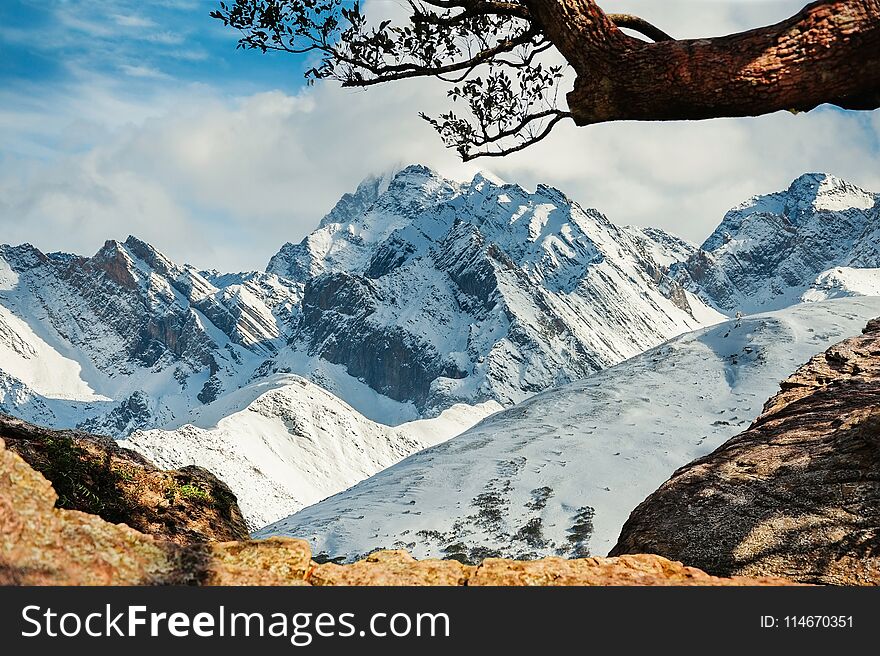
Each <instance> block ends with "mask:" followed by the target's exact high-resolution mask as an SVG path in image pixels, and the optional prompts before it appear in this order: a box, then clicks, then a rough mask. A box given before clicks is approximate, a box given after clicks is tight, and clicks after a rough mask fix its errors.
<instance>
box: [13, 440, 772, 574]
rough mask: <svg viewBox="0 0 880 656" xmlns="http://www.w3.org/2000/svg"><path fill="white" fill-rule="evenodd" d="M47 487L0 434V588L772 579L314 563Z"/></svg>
mask: <svg viewBox="0 0 880 656" xmlns="http://www.w3.org/2000/svg"><path fill="white" fill-rule="evenodd" d="M57 499H58V497H57V495H56V494H55V491H54V490H53V489H52V486H51V484H50V483H49V482H48V481H47V480H46V479H45V478H44V477H43V476H41V475H40V474H38V473H37V472H35V471H34V470H33V469H32V468H31V467H30V466H29V465H28V464H27V463H26V462H24V460H22V459H21V458H20V457H19V456H18V455H16V454H14V453H12V452H11V451H10V450H8V449H6V447H5V445H3V442H2V440H0V584H4V585H16V584H17V585H85V584H88V585H138V584H140V585H160V584H195V585H757V584H762V585H781V584H784V583H785V581H782V580H780V579H761V580H755V579H745V578H737V579H719V578H715V577H711V576H708V575H707V574H705V573H703V572H701V571H699V570H696V569H693V568H690V567H684V566H682V565H681V564H680V563H673V562H670V561H668V560H666V559H664V558H660V557H657V556H644V555H641V556H627V557H624V558H585V559H581V560H569V561H566V560H562V559H558V558H551V559H546V560H541V561H531V562H517V561H508V560H500V559H490V560H487V561H484V562H483V564H482V565H480V566H478V567H473V566H468V565H462V564H461V563H458V562H456V561H437V560H435V561H415V560H413V559H412V558H411V557H410V556H409V555H408V554H406V553H405V552H379V553H376V554H372V555H371V556H369V557H368V558H366V559H365V560H364V561H361V562H358V563H355V564H353V565H334V564H331V563H325V564H318V563H315V562H314V561H312V560H311V554H310V551H309V546H308V543H306V542H304V541H302V540H294V539H287V538H270V539H268V540H253V541H252V540H244V541H238V542H223V543H217V542H203V543H198V544H189V545H185V544H177V543H174V542H171V541H168V540H160V539H157V538H155V537H153V536H150V535H144V534H143V533H139V532H138V531H135V530H134V529H132V528H130V527H128V526H125V525H122V524H111V523H109V522H107V521H104V520H103V519H101V518H100V517H98V516H96V515H90V514H86V513H83V512H79V511H76V510H65V509H63V508H58V507H56V504H55V502H56V500H57Z"/></svg>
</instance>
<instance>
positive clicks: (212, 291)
mask: <svg viewBox="0 0 880 656" xmlns="http://www.w3.org/2000/svg"><path fill="white" fill-rule="evenodd" d="M212 279H213V282H212V281H211V279H209V277H206V276H205V275H202V274H201V273H199V272H198V271H195V270H194V269H193V268H192V267H180V266H178V265H176V264H174V263H173V262H171V261H170V260H168V259H167V258H166V257H164V256H163V255H162V254H161V253H159V252H158V251H156V250H155V249H153V248H152V247H151V246H149V245H148V244H145V243H143V242H141V241H139V240H137V239H135V238H134V237H129V238H128V240H126V241H125V242H124V243H119V242H115V241H108V242H107V243H106V244H105V245H104V247H103V248H102V249H101V250H100V251H98V253H96V254H95V256H93V257H91V258H84V257H79V256H75V255H67V254H58V253H54V254H48V255H47V254H44V253H41V252H40V251H38V250H37V249H35V248H33V247H31V246H27V245H25V246H19V247H8V246H3V247H0V337H2V340H0V358H2V360H0V371H2V373H0V409H2V410H4V411H6V412H9V413H12V414H15V415H17V416H20V417H22V418H26V419H29V420H31V421H35V422H38V423H41V424H44V425H48V426H55V427H64V428H71V427H74V426H79V427H82V428H84V429H88V430H93V431H96V432H103V433H107V434H110V435H114V436H121V435H125V434H126V433H128V432H129V431H131V430H134V429H137V428H142V427H151V426H156V425H165V424H168V423H173V422H175V421H180V420H182V419H184V418H186V417H187V415H188V413H189V412H190V410H191V409H192V408H195V407H198V406H201V405H203V404H205V403H210V402H211V401H213V400H214V399H216V398H217V397H218V396H219V395H220V394H222V393H223V392H224V391H228V390H234V389H237V388H238V387H240V386H241V385H242V384H243V383H245V382H246V381H247V379H248V378H249V377H250V375H251V374H252V372H253V370H254V369H255V368H256V367H257V366H258V365H259V364H260V363H261V362H262V361H263V360H264V359H265V358H266V357H268V356H269V355H271V354H272V353H274V352H276V351H277V350H278V349H279V348H280V347H281V346H283V344H284V341H285V335H286V331H287V330H288V326H289V325H290V323H291V321H292V316H293V314H294V313H295V311H296V307H297V306H296V302H297V299H298V295H299V291H298V287H297V285H295V284H294V283H291V282H290V281H285V280H282V279H280V278H278V277H276V276H272V275H269V274H250V275H248V276H242V277H238V278H229V277H226V278H212ZM214 283H217V284H216V285H215V284H214ZM218 285H221V286H218Z"/></svg>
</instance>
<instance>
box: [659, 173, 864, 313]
mask: <svg viewBox="0 0 880 656" xmlns="http://www.w3.org/2000/svg"><path fill="white" fill-rule="evenodd" d="M878 266H880V194H877V193H872V192H869V191H865V190H864V189H860V188H859V187H856V186H855V185H852V184H850V183H848V182H846V181H844V180H841V179H839V178H835V177H834V176H831V175H826V174H824V173H809V174H805V175H803V176H801V177H799V178H798V179H797V180H795V181H794V182H792V184H791V186H790V187H789V188H788V189H787V190H785V191H781V192H778V193H773V194H769V195H765V196H755V197H754V198H751V199H750V200H748V201H746V202H744V203H742V204H741V205H738V206H737V207H735V208H733V209H732V210H730V212H728V213H727V214H726V215H725V216H724V219H723V220H722V221H721V224H720V225H719V226H718V227H717V228H716V229H715V231H714V232H713V233H712V234H711V235H710V236H709V238H708V239H707V240H706V241H705V242H704V243H703V245H702V247H701V248H700V250H699V251H697V252H694V253H693V254H691V255H690V257H689V258H688V259H687V261H685V262H683V263H681V264H678V265H675V266H674V267H673V269H674V270H675V274H676V279H677V280H678V281H679V282H680V283H681V284H682V286H684V287H685V288H686V289H689V290H691V291H693V292H694V293H695V294H697V295H698V296H700V297H701V298H702V299H704V300H705V301H706V302H708V303H709V304H710V305H712V306H713V307H715V308H717V309H718V310H720V311H721V312H724V313H725V314H728V315H730V314H733V313H734V312H737V311H742V312H744V313H746V314H751V313H753V312H762V311H767V310H774V309H778V308H781V307H785V306H787V305H791V304H792V303H796V302H798V301H799V300H800V298H801V297H802V295H803V294H804V293H805V292H807V291H808V290H809V289H810V288H811V287H818V289H819V290H820V291H821V290H822V289H823V288H827V287H829V280H828V278H829V274H827V273H825V272H827V271H828V270H829V269H836V273H834V274H831V275H832V277H833V278H834V280H835V283H834V284H831V285H830V288H831V291H832V293H831V294H830V295H826V296H825V297H826V298H827V297H829V296H839V295H843V294H846V293H860V292H864V290H865V278H866V277H869V278H870V279H871V280H876V277H875V274H874V273H873V272H872V273H871V274H858V273H855V274H854V273H853V270H852V269H851V268H852V267H855V268H856V269H864V268H874V267H878ZM838 267H847V269H846V270H845V271H842V270H841V269H839V268H838ZM847 272H848V275H847ZM852 283H854V284H852ZM868 288H869V289H872V290H873V289H876V283H871V284H870V285H869V287H868ZM834 290H836V291H837V292H838V293H834ZM811 298H812V299H815V298H816V295H812V296H811Z"/></svg>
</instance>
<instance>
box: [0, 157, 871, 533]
mask: <svg viewBox="0 0 880 656" xmlns="http://www.w3.org/2000/svg"><path fill="white" fill-rule="evenodd" d="M877 213H878V196H877V195H874V194H870V193H868V192H865V191H863V190H860V189H858V188H856V187H854V186H852V185H849V184H847V183H845V182H843V181H840V180H837V179H835V178H832V177H831V176H825V175H819V174H811V175H806V176H803V177H802V178H799V179H798V180H797V181H795V182H794V183H793V184H792V185H791V187H790V188H789V189H788V190H787V191H785V192H780V193H778V194H771V195H769V196H763V197H756V198H753V199H752V200H750V201H748V202H746V203H744V204H743V205H741V206H739V207H737V208H735V209H734V210H731V212H729V213H728V214H727V216H726V217H725V218H724V221H723V222H722V224H721V225H720V226H719V228H718V229H717V230H716V231H715V233H713V235H712V236H711V237H710V238H709V239H708V240H707V241H706V243H705V244H704V245H703V248H702V249H698V248H696V247H695V246H693V245H691V244H689V243H687V242H685V241H683V240H681V239H679V238H677V237H674V236H672V235H670V234H668V233H665V232H663V231H661V230H658V229H653V228H635V227H619V226H616V225H614V224H613V223H611V222H610V221H609V220H608V219H606V218H605V217H604V216H603V215H602V214H601V213H600V212H598V211H597V210H594V209H585V208H583V207H581V206H580V205H578V204H577V203H575V202H574V201H572V200H570V199H569V198H567V197H566V196H565V195H564V194H563V193H562V192H560V191H558V190H556V189H553V188H550V187H547V186H543V185H539V186H538V187H537V189H536V190H535V191H534V192H529V191H526V190H525V189H523V188H521V187H519V186H517V185H513V184H505V183H502V182H500V181H497V180H495V179H493V178H490V177H489V176H486V175H477V176H476V177H475V178H474V179H473V180H471V181H469V182H456V181H453V180H448V179H445V178H443V177H441V176H439V175H438V174H436V173H434V172H433V171H431V170H430V169H427V168H425V167H423V166H410V167H407V168H405V169H403V170H401V171H399V172H397V173H394V174H390V175H385V176H379V177H372V178H368V179H367V180H365V181H364V182H363V183H362V184H361V185H360V186H359V187H358V188H357V190H356V191H354V192H353V193H351V194H346V195H345V196H343V198H342V199H341V200H340V201H339V202H338V203H337V205H336V206H335V207H334V208H333V209H332V211H331V212H330V213H329V214H328V215H327V216H326V217H325V218H324V219H323V220H322V221H321V222H320V224H319V226H318V228H317V229H316V230H315V231H314V232H313V233H311V234H310V235H308V236H307V237H306V238H305V239H303V240H302V241H301V242H300V243H298V244H289V243H288V244H286V245H285V246H284V247H282V248H281V250H280V251H279V252H278V253H277V254H276V255H275V256H274V257H273V258H272V259H271V261H270V263H269V265H268V267H267V271H266V272H246V273H222V272H220V271H214V270H212V271H200V270H197V269H195V268H193V267H191V266H188V265H179V264H176V263H174V262H172V261H171V260H170V259H169V258H167V257H166V256H164V255H162V254H161V253H160V252H159V251H157V250H156V249H155V248H153V247H152V246H150V245H148V244H146V243H144V242H142V241H140V240H138V239H136V238H135V237H129V238H128V239H127V240H126V241H124V242H116V241H108V242H107V243H106V244H105V245H104V247H103V248H101V249H100V250H99V251H98V253H96V254H95V255H94V256H93V257H82V256H79V255H71V254H64V253H50V254H45V253H41V252H40V251H39V250H37V249H36V248H34V247H32V246H29V245H23V246H0V412H8V413H9V414H13V415H16V416H19V417H21V418H23V419H26V420H29V421H33V422H36V423H40V424H44V425H47V426H50V427H54V428H68V427H74V426H78V427H82V428H85V429H87V430H90V431H93V432H99V433H106V434H110V435H113V436H115V437H119V438H126V437H129V436H131V443H130V444H131V445H132V446H134V447H136V448H137V449H139V450H141V451H142V452H144V453H145V454H146V455H148V456H149V457H152V458H154V459H156V460H158V461H159V462H162V463H165V464H167V465H169V466H179V465H183V464H191V463H193V464H200V465H203V466H206V467H208V468H209V469H211V470H212V471H214V472H215V473H217V474H218V475H220V476H221V477H222V478H225V479H227V480H228V482H229V483H230V485H232V487H233V489H234V490H235V492H236V493H237V494H238V495H239V496H240V497H241V498H242V499H243V506H245V509H246V513H247V514H248V519H249V521H250V522H251V524H252V526H257V525H258V524H260V523H262V522H268V521H272V520H275V519H278V518H279V517H282V516H285V515H288V514H290V513H291V512H292V511H293V510H295V509H297V508H300V507H302V506H303V505H305V504H309V503H312V502H314V501H317V500H319V499H320V498H322V497H323V496H327V495H330V494H333V493H335V492H338V491H340V490H342V489H344V488H345V487H347V486H349V485H352V484H354V483H356V482H357V481H358V480H361V479H363V478H364V477H367V476H370V475H372V474H374V473H376V472H377V471H379V470H380V469H382V468H384V467H387V466H389V465H391V464H393V463H394V462H396V461H397V460H399V459H400V458H402V457H404V456H406V455H408V454H410V453H412V452H413V451H414V450H418V449H420V448H423V447H425V446H428V445H431V444H438V443H440V442H442V441H443V440H446V439H448V438H450V437H452V436H453V435H456V434H457V433H459V432H461V431H462V430H464V429H466V428H468V427H469V426H471V425H472V424H473V423H475V422H476V421H478V420H480V419H481V418H483V417H485V416H486V415H488V414H490V413H492V412H494V411H495V410H497V409H499V408H500V407H502V406H503V407H510V406H513V405H514V404H517V403H520V402H522V401H524V400H526V399H528V398H529V397H530V396H532V395H534V394H537V393H540V392H542V391H544V390H547V389H549V388H553V387H556V386H560V385H565V384H567V383H570V382H572V381H575V380H580V379H583V378H585V377H588V376H590V375H592V374H595V373H596V372H597V371H601V370H602V369H605V368H607V367H609V366H612V365H614V364H616V363H619V362H621V361H623V360H625V359H627V358H632V357H634V356H636V355H638V354H639V353H642V352H644V351H645V350H646V349H649V348H651V347H654V346H656V345H657V344H660V343H661V342H663V341H664V340H667V339H669V338H671V337H674V336H676V335H680V334H682V333H685V332H688V331H691V330H694V329H698V328H701V327H705V326H707V325H711V324H714V323H717V322H718V321H720V320H722V319H723V318H724V315H723V314H722V313H726V314H728V315H732V314H733V313H734V312H736V311H737V310H744V311H746V312H750V311H752V310H754V309H756V308H777V307H782V306H784V305H786V304H790V303H795V302H797V301H799V300H800V299H801V298H803V299H804V300H821V299H827V298H837V297H841V296H853V295H874V294H877V293H880V276H877V273H876V271H877V270H880V261H878V260H880V256H878V255H877V253H878V248H880V234H878V233H876V231H875V230H874V219H875V218H877ZM865 267H877V269H869V268H865ZM817 349H818V347H817ZM524 407H530V406H524ZM425 431H428V432H429V434H426V433H425ZM536 503H537V502H536ZM585 521H586V520H585ZM557 548H558V547H557Z"/></svg>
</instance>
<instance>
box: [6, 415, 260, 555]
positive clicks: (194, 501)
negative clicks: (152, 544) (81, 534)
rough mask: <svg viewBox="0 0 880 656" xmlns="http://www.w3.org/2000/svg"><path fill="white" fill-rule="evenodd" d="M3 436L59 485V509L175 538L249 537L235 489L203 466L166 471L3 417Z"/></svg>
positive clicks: (81, 436) (71, 435)
mask: <svg viewBox="0 0 880 656" xmlns="http://www.w3.org/2000/svg"><path fill="white" fill-rule="evenodd" d="M0 438H2V440H3V441H4V442H5V444H6V449H8V450H9V451H11V452H14V453H16V454H18V455H19V456H20V457H21V458H22V459H23V460H24V461H25V462H27V463H28V464H29V465H30V466H31V467H33V468H34V469H35V470H36V471H38V472H40V473H41V474H42V475H43V476H45V477H46V478H47V479H48V480H49V482H50V483H51V484H52V486H53V488H54V490H55V493H56V495H57V501H56V504H55V505H56V507H57V508H62V509H66V510H77V511H80V512H84V513H89V514H93V515H97V516H99V517H101V518H102V519H105V520H107V521H108V522H111V523H114V524H126V525H127V526H130V527H131V528H133V529H137V530H138V531H141V532H143V533H146V534H149V535H154V536H156V537H160V538H163V539H166V540H170V541H172V542H178V543H181V544H189V543H193V542H205V541H227V540H244V539H247V537H248V531H247V527H246V526H245V522H244V519H243V518H242V515H241V512H240V511H239V509H238V504H237V503H236V499H235V495H234V494H233V493H232V492H231V491H230V489H229V488H228V487H227V486H226V485H225V484H224V483H223V482H222V481H220V480H219V479H218V478H217V477H215V476H214V475H213V474H210V473H209V472H207V471H205V470H204V469H200V468H199V467H184V468H182V469H178V470H172V471H164V470H161V469H159V468H157V467H156V466H155V465H153V464H152V463H150V462H149V461H148V460H146V459H145V458H144V457H142V456H141V455H139V454H137V453H135V452H133V451H129V450H127V449H122V448H120V447H119V446H118V445H117V443H116V442H115V441H114V440H111V439H109V438H105V437H99V436H96V435H89V434H87V433H81V432H78V431H51V430H47V429H44V428H40V427H38V426H34V425H32V424H28V423H26V422H23V421H20V420H18V419H13V418H12V417H8V416H6V415H0Z"/></svg>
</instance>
